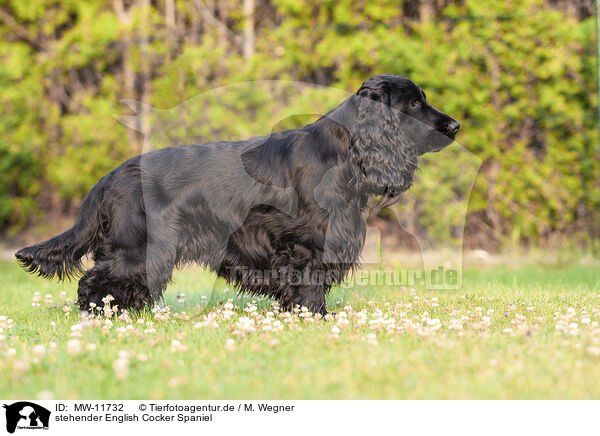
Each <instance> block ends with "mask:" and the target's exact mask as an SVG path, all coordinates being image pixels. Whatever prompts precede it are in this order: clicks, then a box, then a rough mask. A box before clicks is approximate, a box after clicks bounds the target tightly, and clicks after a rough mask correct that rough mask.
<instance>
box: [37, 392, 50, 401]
mask: <svg viewBox="0 0 600 436" xmlns="http://www.w3.org/2000/svg"><path fill="white" fill-rule="evenodd" d="M35 398H36V399H38V400H45V401H50V400H53V399H54V394H53V393H52V392H51V391H40V392H38V393H37V394H36V395H35Z"/></svg>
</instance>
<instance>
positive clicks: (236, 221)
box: [16, 75, 459, 314]
mask: <svg viewBox="0 0 600 436" xmlns="http://www.w3.org/2000/svg"><path fill="white" fill-rule="evenodd" d="M458 129H459V124H458V122H457V121H456V120H454V119H453V118H451V117H450V116H448V115H446V114H444V113H442V112H440V111H439V110H437V109H436V108H434V107H433V106H431V105H430V104H429V103H428V102H427V100H426V97H425V94H424V93H423V91H422V90H421V88H419V86H417V85H416V84H415V83H414V82H413V81H411V80H409V79H407V78H405V77H401V76H394V75H378V76H374V77H372V78H370V79H368V80H367V81H366V82H365V83H364V84H363V85H362V86H361V88H360V89H359V90H358V91H357V92H356V94H354V95H352V96H351V97H350V98H348V99H347V100H345V101H344V102H343V103H342V104H341V105H340V106H338V107H337V108H336V109H334V110H332V111H331V112H329V113H328V114H327V115H325V116H323V117H322V118H320V119H319V120H318V121H316V122H314V123H312V124H309V125H307V126H305V127H302V128H300V129H296V130H289V131H285V132H280V133H274V134H272V135H270V136H268V137H262V138H252V139H249V140H246V141H239V142H218V143H212V144H205V145H192V146H186V147H171V148H165V149H161V150H157V151H153V152H150V153H147V154H144V155H142V156H137V157H134V158H132V159H130V160H128V161H126V162H124V163H123V164H122V165H121V166H119V167H118V168H116V169H114V170H113V171H111V172H110V173H108V174H107V175H106V176H104V177H103V178H102V179H100V181H99V182H98V183H97V184H96V185H95V186H94V187H93V188H92V189H91V191H90V192H89V193H88V195H87V196H86V197H85V199H84V200H83V203H82V205H81V209H80V211H79V215H78V217H77V220H76V222H75V225H74V226H73V227H72V228H71V229H69V230H67V231H66V232H64V233H63V234H61V235H59V236H56V237H54V238H52V239H50V240H48V241H46V242H42V243H40V244H38V245H34V246H31V247H27V248H24V249H22V250H20V251H19V252H18V253H17V254H16V257H17V259H18V260H19V262H20V263H21V264H22V265H23V267H24V268H26V269H27V270H28V271H30V272H37V273H38V274H40V275H42V276H44V277H51V276H54V275H56V276H58V277H59V278H61V279H62V278H64V277H68V276H71V275H73V274H75V273H77V272H82V269H83V268H82V264H81V258H82V257H83V256H85V255H86V254H88V253H91V254H92V258H93V260H94V261H95V265H94V267H93V268H92V269H90V270H89V271H86V272H85V273H84V274H83V276H82V277H81V279H80V281H79V290H78V304H79V306H80V307H81V309H83V310H86V309H88V308H89V304H90V303H92V302H93V303H95V304H97V305H100V304H101V300H102V298H103V297H104V296H106V295H107V294H109V293H110V294H112V295H113V297H114V298H115V301H114V304H118V305H119V307H121V308H135V309H139V308H142V307H143V306H145V305H146V304H148V303H151V302H153V301H156V300H157V299H159V298H160V297H161V295H162V293H163V291H164V290H165V288H166V286H167V283H168V282H169V280H170V279H171V274H172V271H173V268H174V267H176V266H178V265H182V264H185V263H188V262H197V263H200V264H204V265H207V266H209V267H210V268H211V269H212V270H213V271H215V272H217V273H218V274H219V275H220V276H222V277H224V278H225V279H226V280H228V281H229V282H231V283H234V284H235V285H237V287H238V289H239V290H241V291H243V292H250V293H254V294H263V295H268V296H271V297H274V298H276V299H278V300H279V302H280V304H281V306H282V308H284V309H290V308H292V307H294V306H295V305H301V306H306V307H308V308H309V309H310V310H312V311H314V312H319V313H321V314H325V313H326V303H325V297H326V295H327V292H328V291H329V289H330V287H331V285H332V284H335V283H339V282H340V281H341V280H343V278H344V276H345V275H346V274H347V272H348V271H349V270H350V269H352V268H354V267H355V266H357V265H358V263H359V258H360V252H361V249H362V247H363V244H364V240H365V222H364V220H363V218H362V215H361V212H362V211H363V210H364V209H365V207H366V204H367V197H369V196H381V198H382V201H384V202H392V201H394V199H396V198H397V196H398V195H399V194H401V193H402V192H404V191H406V190H407V189H408V188H409V187H410V186H411V184H412V181H413V174H414V172H415V170H416V169H417V159H418V156H420V155H422V154H423V153H426V152H431V151H439V150H441V149H442V148H444V147H445V146H447V145H448V144H450V143H452V142H453V141H454V138H455V136H456V133H457V132H458Z"/></svg>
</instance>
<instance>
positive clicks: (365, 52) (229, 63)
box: [0, 0, 600, 246]
mask: <svg viewBox="0 0 600 436" xmlns="http://www.w3.org/2000/svg"><path fill="white" fill-rule="evenodd" d="M168 2H169V1H167V2H159V3H158V6H157V4H155V3H152V6H150V9H149V10H148V8H147V6H146V2H144V1H141V0H139V1H133V2H125V3H124V6H123V9H120V8H119V7H118V5H119V4H121V2H120V1H115V2H112V3H111V2H109V3H107V2H103V1H100V0H91V1H87V2H76V1H63V2H56V1H53V0H42V1H37V2H29V1H28V2H22V1H16V0H0V9H1V11H2V15H1V16H0V35H1V36H2V38H1V39H0V59H1V60H2V62H3V68H2V69H0V102H1V104H2V106H3V116H2V119H0V138H2V140H3V143H2V148H0V150H2V160H1V166H2V168H11V170H10V171H7V172H3V173H2V182H1V183H2V192H1V193H0V228H3V229H5V230H6V229H12V231H15V230H18V229H19V228H22V226H23V225H24V224H25V223H26V220H27V216H28V215H30V214H33V213H34V211H35V206H36V203H35V201H34V198H36V196H37V198H38V199H39V198H45V199H48V198H51V199H54V200H56V201H50V202H46V203H48V204H60V203H61V202H70V201H72V200H78V199H81V198H82V197H83V195H85V193H86V192H87V190H88V189H89V188H90V187H91V186H92V185H93V184H94V183H95V182H96V181H97V179H98V178H99V177H101V176H102V175H103V174H104V173H105V172H106V171H108V170H109V169H110V168H112V167H114V166H116V165H117V164H118V163H119V162H120V161H122V160H123V159H124V158H126V157H129V156H133V155H135V154H137V153H139V152H140V151H141V150H142V143H141V138H142V137H141V135H139V134H137V133H135V132H132V131H130V130H128V129H126V128H125V127H124V126H122V125H120V124H119V123H118V122H117V121H116V120H115V118H114V115H115V114H124V113H127V109H126V108H125V106H123V105H121V104H120V103H119V102H120V100H122V99H137V100H140V101H143V102H144V103H145V104H147V105H148V107H150V105H151V106H154V107H156V108H160V109H163V110H165V111H162V112H161V111H158V112H156V113H152V114H151V113H148V112H147V111H145V110H144V109H143V108H142V109H141V111H142V113H139V111H138V113H137V115H138V116H139V117H138V121H136V122H137V123H138V124H137V126H138V127H139V125H140V123H141V124H143V123H144V121H143V120H144V116H145V117H148V116H149V117H150V119H152V116H157V115H158V116H159V119H160V123H161V124H160V125H159V126H158V129H157V130H158V131H155V132H153V136H152V141H151V142H152V146H153V147H161V146H165V145H170V144H172V143H178V144H181V143H190V142H198V141H201V140H211V139H217V138H224V139H233V138H241V137H244V136H248V135H257V134H268V133H269V130H270V129H271V128H272V127H273V126H276V125H277V126H278V127H277V128H285V127H295V125H294V123H295V122H298V120H299V118H298V117H294V115H298V114H301V115H303V114H318V113H324V112H325V111H327V110H329V109H331V108H332V107H334V106H335V105H336V104H337V103H339V102H340V101H341V100H342V99H343V98H344V97H345V95H346V94H345V92H344V91H341V90H345V91H346V92H351V91H353V90H355V89H356V88H357V87H358V86H359V85H360V83H361V82H362V81H363V80H365V79H366V78H367V77H369V76H371V75H373V74H377V73H394V74H401V75H405V76H408V77H411V78H413V79H414V80H415V81H416V82H417V83H419V84H420V85H421V86H422V87H423V88H424V89H425V91H426V93H427V95H428V97H429V100H430V101H431V103H432V104H434V105H435V106H437V107H439V108H440V109H441V110H443V111H445V112H448V113H450V114H452V115H453V116H454V117H455V118H457V119H458V120H459V121H460V122H461V124H462V126H463V127H462V129H461V132H460V134H459V136H458V138H457V143H458V145H453V146H452V147H450V148H448V149H447V150H444V151H443V152H442V153H441V154H439V155H433V156H430V157H428V158H426V159H425V160H424V162H423V165H422V172H421V174H420V175H419V180H417V182H416V183H415V186H414V187H413V188H412V190H411V191H410V192H409V193H408V194H407V195H406V196H405V197H404V198H403V200H402V202H401V204H400V205H397V206H395V208H394V213H395V215H396V216H397V217H398V218H399V219H400V221H401V222H403V223H405V222H406V223H413V224H412V225H411V224H406V226H407V227H409V230H410V232H411V233H413V234H417V235H419V236H420V237H423V238H427V239H429V240H431V241H435V242H444V243H448V242H458V241H460V240H461V235H462V227H463V224H465V223H464V217H463V215H464V213H463V212H464V209H465V207H466V202H467V201H468V202H469V209H468V210H469V214H468V218H467V222H466V233H465V236H466V240H467V242H468V243H471V244H473V245H487V246H499V245H501V244H506V243H522V242H529V241H532V242H533V241H539V240H544V239H547V238H551V237H553V236H555V235H573V234H574V233H575V232H581V233H583V234H584V235H590V234H593V232H596V235H597V229H598V228H599V226H600V213H599V210H600V186H599V183H598V180H599V165H598V160H599V155H598V145H597V144H598V136H597V131H596V128H595V115H594V113H595V108H596V106H597V101H596V97H595V95H596V93H595V74H596V66H595V59H594V50H595V47H594V31H595V29H594V23H593V20H592V19H591V18H588V19H584V20H578V19H577V18H575V17H572V16H570V15H568V14H567V13H566V12H564V11H561V10H557V9H554V8H552V7H550V6H549V5H548V4H547V2H545V1H542V0H518V1H513V2H510V4H507V3H506V2H503V1H501V0H490V1H486V2H479V1H475V0H467V1H464V2H447V3H449V6H448V7H446V8H445V9H443V10H435V11H433V12H432V13H429V14H426V13H422V14H421V18H420V19H416V20H415V19H412V18H411V17H407V16H404V15H403V6H404V5H403V4H402V2H400V1H397V0H385V1H381V2H366V3H364V2H362V3H356V2H350V1H346V0H343V1H335V2H334V1H328V0H327V1H316V0H294V1H291V0H274V1H273V2H270V3H266V2H261V1H260V0H257V2H256V5H255V14H254V15H255V26H254V27H255V40H254V41H255V42H254V51H253V55H252V56H250V57H249V56H246V55H244V51H243V49H242V45H243V44H242V42H243V38H244V33H243V29H244V22H245V18H244V14H243V13H242V8H241V5H240V4H238V3H237V2H233V1H232V0H224V1H219V2H214V3H215V5H212V3H211V5H212V6H211V5H209V4H208V3H204V2H184V1H182V0H173V2H174V4H175V15H174V17H173V20H170V19H169V17H167V12H166V9H165V4H166V3H168ZM7 16H8V18H7ZM254 80H278V81H290V82H288V85H286V84H281V85H272V86H280V88H278V89H277V93H276V95H277V96H278V98H277V99H273V98H270V95H269V92H267V91H269V90H272V88H268V87H266V86H264V84H262V83H261V82H257V84H256V85H244V86H242V85H241V84H244V83H246V82H248V81H254ZM291 81H295V82H307V83H316V84H319V85H325V86H328V87H332V88H334V89H331V88H329V89H328V88H315V87H311V86H304V87H302V86H297V85H294V84H293V83H292V82H291ZM279 83H282V82H279ZM219 87H224V88H222V89H221V90H220V91H219V92H217V91H213V92H210V93H206V91H208V90H212V89H214V88H219ZM336 89H337V90H339V91H336ZM196 96H198V97H196ZM190 99H191V100H190ZM183 102H186V104H185V105H184V106H185V108H186V110H185V116H184V115H181V113H178V112H177V111H168V110H166V109H169V108H173V107H178V106H179V105H181V104H182V103H183ZM138 109H140V108H138ZM240 114H243V116H241V115H240ZM289 117H292V118H289ZM302 119H305V118H302ZM154 120H156V118H155V119H154ZM200 120H202V122H201V121H200ZM282 120H285V121H282ZM294 120H295V121H294ZM126 124H127V123H126ZM150 125H152V123H150ZM152 128H154V126H152ZM479 164H481V169H480V171H479V175H478V176H477V179H476V181H475V184H474V188H473V193H472V194H471V195H470V196H469V193H470V189H471V182H472V180H471V178H472V176H473V174H474V171H476V170H477V169H478V167H479ZM12 165H15V169H12ZM29 180H31V184H28V181H29ZM37 206H38V207H42V204H41V203H40V202H39V201H38V203H37ZM42 211H44V212H45V211H47V209H46V208H44V207H42ZM415 223H416V224H415ZM448 224H450V226H449V225H448ZM448 229H450V231H448Z"/></svg>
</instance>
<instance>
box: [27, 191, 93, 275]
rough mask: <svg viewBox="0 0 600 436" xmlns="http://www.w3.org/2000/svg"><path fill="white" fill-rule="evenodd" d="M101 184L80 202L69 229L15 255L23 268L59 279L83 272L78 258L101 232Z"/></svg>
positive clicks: (85, 252)
mask: <svg viewBox="0 0 600 436" xmlns="http://www.w3.org/2000/svg"><path fill="white" fill-rule="evenodd" d="M102 182H103V181H102V180H101V181H100V182H98V183H97V184H96V185H95V186H94V187H93V188H92V189H91V190H90V192H89V193H88V194H87V195H86V196H85V198H84V199H83V202H82V203H81V207H80V208H79V214H78V215H77V219H76V220H75V224H74V225H73V227H71V228H70V229H69V230H67V231H66V232H64V233H61V234H60V235H58V236H55V237H53V238H51V239H48V240H47V241H45V242H41V243H39V244H36V245H32V246H30V247H25V248H23V249H21V250H19V251H18V252H17V253H16V254H15V256H16V258H17V260H18V262H19V264H21V266H22V267H23V268H25V269H26V270H27V271H29V272H31V273H35V274H38V275H40V276H42V277H45V278H50V277H53V276H57V277H58V278H59V279H60V280H62V279H64V278H66V277H72V276H74V275H76V274H77V273H81V272H82V271H83V265H82V263H81V258H82V257H83V256H85V255H86V254H87V253H88V252H89V251H90V248H91V247H92V245H93V241H94V239H95V238H97V236H98V234H99V232H100V229H101V222H102V221H101V211H100V207H101V204H102V199H103V191H104V189H103V186H102V185H103V183H102Z"/></svg>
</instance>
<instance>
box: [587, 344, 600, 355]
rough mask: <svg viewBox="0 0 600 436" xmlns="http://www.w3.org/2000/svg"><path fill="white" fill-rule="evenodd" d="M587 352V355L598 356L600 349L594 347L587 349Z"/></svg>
mask: <svg viewBox="0 0 600 436" xmlns="http://www.w3.org/2000/svg"><path fill="white" fill-rule="evenodd" d="M587 352H588V354H591V355H592V356H600V347H596V346H590V347H587Z"/></svg>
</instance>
